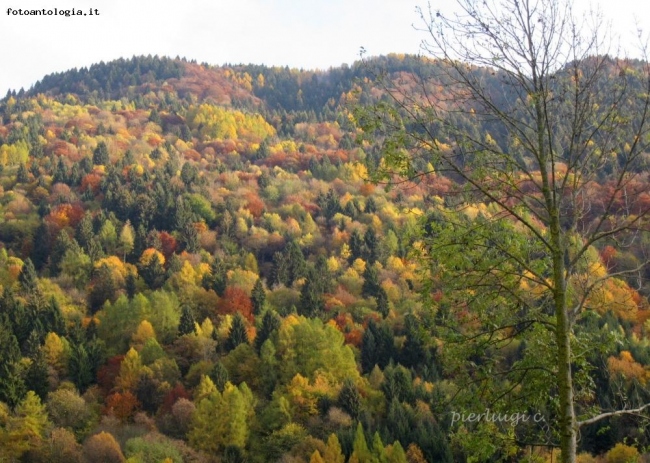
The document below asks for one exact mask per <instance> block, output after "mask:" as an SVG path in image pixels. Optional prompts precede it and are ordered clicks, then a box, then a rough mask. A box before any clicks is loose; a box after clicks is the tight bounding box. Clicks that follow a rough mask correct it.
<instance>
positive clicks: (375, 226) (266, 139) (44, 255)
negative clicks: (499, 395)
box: [0, 55, 650, 463]
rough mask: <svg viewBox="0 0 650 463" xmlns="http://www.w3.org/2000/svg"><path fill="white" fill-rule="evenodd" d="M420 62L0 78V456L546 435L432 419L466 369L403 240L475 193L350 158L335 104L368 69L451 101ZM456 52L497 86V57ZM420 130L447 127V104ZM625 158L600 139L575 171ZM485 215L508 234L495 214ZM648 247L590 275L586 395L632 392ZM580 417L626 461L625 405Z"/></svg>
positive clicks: (527, 449) (365, 151) (126, 64)
mask: <svg viewBox="0 0 650 463" xmlns="http://www.w3.org/2000/svg"><path fill="white" fill-rule="evenodd" d="M637 65H639V63H637V62H631V63H630V67H632V68H634V66H637ZM439 66H442V64H440V63H438V62H435V61H430V60H426V59H422V58H416V57H412V56H401V55H400V56H398V55H394V56H388V57H381V58H375V59H370V60H368V61H365V62H359V63H356V64H354V65H352V66H349V67H342V68H334V69H330V70H328V71H302V70H301V71H298V70H295V69H288V68H273V67H265V66H254V65H247V66H244V65H238V66H222V67H215V66H209V65H206V64H197V63H195V62H189V61H187V60H181V59H170V58H159V57H151V56H149V57H137V58H132V59H121V60H117V61H113V62H109V63H100V64H97V65H94V66H92V67H90V68H88V69H79V70H72V71H68V72H65V73H60V74H53V75H49V76H46V77H44V78H43V79H42V80H41V81H40V82H38V83H37V84H36V85H34V87H33V88H32V89H30V90H28V91H21V92H20V93H18V94H17V93H16V92H9V94H7V96H6V97H5V98H4V99H3V100H2V102H1V103H0V114H1V117H2V120H1V122H2V123H1V124H0V241H1V244H2V247H1V248H0V285H1V286H2V288H1V290H2V296H1V298H0V461H8V462H13V461H26V462H32V461H34V462H95V461H111V462H112V461H115V462H122V461H129V462H143V463H149V462H156V463H157V462H162V461H165V462H169V461H171V462H174V463H180V462H213V461H214V462H230V463H235V462H244V461H248V462H275V461H282V462H295V463H299V462H304V463H317V462H326V463H333V462H340V463H343V462H345V461H348V462H393V463H405V462H409V463H411V462H425V461H426V462H429V463H434V462H436V463H437V462H449V463H451V462H453V461H524V460H523V459H524V458H525V457H526V456H529V457H530V456H531V455H533V456H535V458H538V460H535V459H533V457H530V458H531V459H530V460H525V461H552V458H553V453H552V449H551V446H550V445H541V444H540V442H543V443H550V442H552V441H553V436H552V431H550V430H549V426H548V425H544V424H543V423H542V424H539V425H537V424H536V423H519V424H518V425H517V426H514V425H512V424H511V423H510V422H493V423H490V426H488V427H481V428H475V427H474V424H475V423H472V422H463V423H458V422H457V420H454V419H453V416H454V413H460V412H461V411H462V410H461V407H460V405H459V404H458V402H455V400H456V398H457V396H459V391H460V390H461V389H463V390H470V391H471V392H472V394H473V395H474V396H475V397H477V398H480V397H482V394H483V392H484V391H482V390H481V389H480V388H479V387H478V386H477V387H476V389H472V388H473V387H474V386H473V385H472V382H471V381H469V382H468V378H467V377H464V376H463V377H461V374H460V373H459V369H458V365H457V364H456V363H455V362H454V358H453V357H452V356H450V355H449V353H450V352H453V349H452V348H451V347H450V348H448V346H447V345H446V344H445V343H446V342H447V341H443V339H442V336H441V334H440V327H441V326H442V325H443V324H444V323H445V317H446V316H447V314H448V313H449V304H450V303H451V302H450V300H449V299H447V298H446V288H445V287H444V286H441V285H436V284H435V283H436V282H434V284H431V281H430V279H429V277H430V274H428V273H427V272H428V270H429V269H428V268H427V265H426V259H427V246H426V245H425V243H426V242H427V241H428V240H430V239H431V238H432V237H435V236H438V235H437V234H445V233H453V230H449V229H445V228H444V225H443V224H444V222H445V221H444V220H443V219H442V218H443V217H445V216H448V215H453V216H454V217H456V218H462V220H463V221H466V222H467V223H473V221H480V220H482V219H483V218H485V217H489V216H490V214H493V213H494V209H493V208H492V206H491V205H490V204H486V203H483V202H473V201H472V196H471V195H463V196H461V195H458V194H456V188H455V185H456V180H457V178H455V177H454V176H453V175H444V174H443V173H435V171H436V168H435V167H437V166H433V165H427V163H426V162H425V163H423V164H422V165H417V166H415V168H416V169H419V170H424V171H427V172H429V173H430V174H429V175H427V176H426V177H423V178H420V179H414V180H413V181H410V182H406V183H404V184H402V185H400V186H397V187H395V188H384V187H383V186H382V185H376V184H372V183H369V181H368V180H369V177H370V174H369V172H371V171H372V170H373V169H374V168H376V167H378V166H380V165H381V164H382V162H383V161H382V159H381V155H380V151H379V149H378V148H377V147H376V146H374V145H372V144H369V143H367V142H366V143H363V142H361V140H360V137H358V135H359V129H358V128H357V125H356V120H355V116H354V115H353V108H355V107H363V106H364V105H367V104H371V103H380V102H382V101H385V100H386V98H387V95H386V91H385V87H382V86H381V85H379V83H378V80H377V79H378V77H381V78H382V79H383V81H384V82H389V83H390V85H391V86H392V87H393V88H399V89H401V90H402V91H404V92H405V93H408V94H409V95H412V96H413V98H415V99H417V98H422V99H424V98H435V99H436V100H437V101H438V102H447V103H446V104H448V105H450V107H453V105H454V104H456V105H461V104H463V102H462V101H459V100H457V99H454V98H453V96H454V95H451V94H450V93H449V90H448V87H447V85H446V82H445V81H444V79H442V78H441V77H440V76H441V74H442V73H440V72H439V71H440V69H439ZM612 69H615V67H614V66H613V67H612ZM475 72H476V73H477V75H480V76H481V79H483V81H484V82H485V85H486V86H489V87H490V88H493V89H494V92H499V93H500V94H501V95H502V96H503V98H504V99H506V100H507V99H508V98H511V97H514V95H512V94H511V92H509V91H508V89H507V87H506V86H504V85H503V83H502V82H500V80H499V76H498V75H495V74H494V72H491V71H490V70H488V69H481V68H476V69H475ZM603 85H605V84H603ZM465 109H467V108H465ZM470 109H471V108H470ZM453 123H454V124H455V126H457V127H463V128H464V129H466V130H467V131H471V132H472V133H475V134H480V136H483V137H484V138H486V139H489V140H492V141H491V142H493V143H495V144H497V145H499V146H502V147H503V149H504V150H505V149H506V146H507V144H508V143H507V142H508V137H509V134H508V133H505V132H502V131H499V129H498V127H497V126H496V125H494V124H493V123H492V122H491V121H489V120H480V119H471V118H468V117H467V116H461V115H458V116H457V118H456V119H455V120H454V121H453ZM431 130H433V131H434V132H436V133H438V134H439V137H438V138H439V142H440V146H441V149H443V150H445V149H446V150H453V149H454V146H453V144H454V140H453V138H450V137H449V136H448V134H447V133H445V131H444V127H442V126H441V127H432V128H431ZM488 137H489V138H488ZM358 138H359V140H358ZM513 155H514V154H513ZM622 162H623V160H622V159H620V158H617V156H616V153H614V154H613V155H612V157H611V159H610V160H609V162H608V164H607V165H606V166H605V167H604V168H603V169H602V172H601V174H602V176H601V181H600V182H599V184H597V185H596V184H594V185H593V187H592V190H591V191H592V194H593V195H594V196H593V197H598V195H606V191H607V189H608V188H611V181H612V178H611V176H612V173H614V172H616V169H617V166H618V165H620V164H621V163H622ZM637 181H638V182H639V185H640V184H643V185H646V184H647V181H648V179H647V174H646V173H642V175H640V176H639V178H638V180H637ZM633 187H634V185H632V186H631V187H630V188H633ZM639 190H641V187H640V186H639ZM452 192H454V194H451V193H452ZM644 200H645V201H650V197H647V198H646V197H644ZM459 206H460V207H459ZM615 210H616V211H617V213H620V214H623V213H628V212H630V211H629V210H627V209H626V204H624V203H623V202H622V203H621V204H620V205H618V206H617V208H615ZM637 212H638V211H637ZM594 213H595V212H594ZM631 213H635V211H631ZM503 233H504V236H506V235H507V236H508V237H509V239H510V238H511V239H512V241H513V242H515V244H517V243H519V242H521V243H524V244H521V246H524V245H525V241H526V238H525V234H524V233H523V232H522V231H521V230H519V229H517V228H516V227H512V229H508V230H505V231H503ZM518 240H519V241H518ZM630 243H633V244H632V245H630V246H623V245H622V244H624V243H621V242H617V241H613V240H612V241H611V242H608V244H607V245H603V246H593V247H591V248H590V251H589V253H588V255H586V257H585V259H586V260H585V264H584V273H585V275H597V276H604V275H607V274H608V272H609V273H615V272H622V271H625V270H632V269H636V268H637V267H639V266H640V263H641V262H642V260H643V255H644V250H645V249H646V247H647V244H648V242H647V238H645V237H642V238H640V239H638V240H635V241H630ZM458 251H459V254H462V248H459V249H458ZM468 258H471V256H470V257H468ZM449 265H450V266H454V265H460V264H457V263H456V262H455V261H450V262H449ZM647 272H648V271H647V270H639V271H638V272H633V273H630V274H621V275H620V276H617V277H613V278H611V279H607V280H606V282H605V283H604V284H603V286H602V288H601V289H600V290H599V291H598V292H597V298H598V301H597V302H598V303H594V304H593V307H594V309H593V310H590V312H589V314H588V316H585V317H584V319H583V320H582V321H581V323H580V325H579V332H580V334H581V335H584V336H585V337H589V338H590V340H591V342H592V343H593V345H597V346H598V349H594V350H591V351H589V352H584V353H582V358H583V360H584V362H583V363H581V364H580V368H583V369H584V372H585V375H587V376H588V377H589V384H590V389H589V390H588V391H584V395H583V396H579V397H578V400H579V401H580V404H581V406H583V407H584V409H589V410H591V409H592V408H593V409H608V408H611V407H622V406H625V405H630V404H637V403H646V402H648V401H649V400H650V397H649V396H650V394H648V391H647V389H646V386H647V382H648V380H649V379H650V343H649V342H648V332H649V330H650V323H646V320H647V319H648V318H649V317H650V311H649V310H648V300H647V296H648V294H650V284H649V282H648V277H649V276H650V274H648V273H647ZM585 278H586V277H585ZM524 289H525V290H526V291H528V292H530V293H531V294H534V293H535V291H536V288H535V287H526V288H524ZM471 310H472V308H471V307H468V308H467V310H466V311H465V313H464V315H463V316H464V317H467V320H470V322H471V317H472V312H471ZM531 349H538V351H539V355H540V356H543V355H545V352H546V351H545V349H547V346H544V345H541V344H539V345H536V344H535V339H531V341H530V342H529V343H526V342H525V341H521V340H518V339H516V340H513V341H512V342H511V343H510V344H508V345H507V346H506V347H504V348H503V349H501V350H500V351H499V352H498V353H491V355H492V354H494V356H495V357H497V356H498V357H499V359H500V361H502V362H503V364H504V365H505V364H508V365H511V364H513V363H516V362H517V361H518V360H519V359H520V358H522V357H523V355H524V354H525V353H526V352H529V351H530V350H531ZM536 352H537V351H536ZM475 362H476V367H477V368H480V367H481V362H482V360H481V359H479V358H476V359H475ZM496 377H497V380H496V381H499V379H498V374H496ZM469 379H470V380H471V378H469ZM498 387H503V389H504V390H507V389H509V388H510V385H509V384H506V383H505V382H501V383H500V384H498ZM535 387H536V388H537V391H538V392H539V391H544V393H546V391H548V386H545V385H541V384H537V385H535ZM544 388H546V389H544ZM510 389H514V387H513V388H510ZM515 392H516V391H515ZM517 400H521V401H520V402H516V404H515V405H514V408H513V406H512V405H511V406H510V408H508V410H511V413H513V412H518V413H524V414H528V413H530V414H531V415H532V414H534V413H536V412H540V413H542V414H544V416H545V418H546V420H548V421H552V420H553V413H554V412H553V408H552V404H548V409H545V410H532V409H531V408H530V407H528V405H527V403H526V402H525V401H524V399H521V397H519V399H517ZM502 405H503V404H501V403H494V404H492V403H487V402H486V403H485V407H484V408H483V409H480V410H472V411H476V412H479V413H480V412H483V411H484V409H485V408H489V407H494V410H497V411H498V410H499V406H502ZM455 421H456V422H455ZM468 436H469V437H468ZM540 436H541V437H540ZM470 437H471V438H470ZM581 437H582V439H581V441H580V446H581V451H582V452H584V455H583V456H582V458H583V460H581V461H584V462H588V461H595V460H594V459H590V458H592V457H590V456H588V454H591V455H593V456H594V457H596V456H599V455H600V456H602V457H601V458H603V460H602V461H607V462H619V461H620V462H624V461H628V460H626V459H625V458H629V457H630V456H631V457H630V458H633V457H635V455H637V453H636V452H638V453H642V452H643V451H644V449H645V448H646V447H647V446H648V445H650V435H648V433H647V430H646V429H645V427H644V421H643V419H641V418H638V417H630V416H614V417H612V418H609V419H606V420H603V421H600V422H598V423H595V424H593V425H591V426H587V427H586V428H584V429H583V433H582V436H581ZM545 439H546V440H545ZM479 449H480V451H481V452H483V453H482V454H480V455H479V454H478V453H477V452H478V451H479ZM608 452H609V453H608ZM603 455H606V457H605V456H603ZM472 456H475V457H476V458H477V460H470V457H472ZM605 458H607V459H606V460H605ZM617 458H618V459H617Z"/></svg>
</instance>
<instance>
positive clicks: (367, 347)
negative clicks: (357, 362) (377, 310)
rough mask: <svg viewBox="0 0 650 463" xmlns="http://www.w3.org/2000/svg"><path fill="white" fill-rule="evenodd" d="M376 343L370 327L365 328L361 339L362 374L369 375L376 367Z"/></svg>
mask: <svg viewBox="0 0 650 463" xmlns="http://www.w3.org/2000/svg"><path fill="white" fill-rule="evenodd" d="M377 363H378V361H377V343H376V342H375V334H374V333H373V330H372V329H370V327H368V328H366V331H364V333H363V337H362V338H361V369H362V370H363V372H364V373H370V372H371V371H372V369H373V368H375V365H377Z"/></svg>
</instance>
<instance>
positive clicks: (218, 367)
mask: <svg viewBox="0 0 650 463" xmlns="http://www.w3.org/2000/svg"><path fill="white" fill-rule="evenodd" d="M210 379H211V380H212V382H213V383H214V385H215V387H216V388H217V390H218V391H219V392H223V388H224V387H225V386H226V383H227V382H228V381H230V375H229V374H228V370H227V369H226V367H225V366H224V365H223V363H221V362H217V363H215V364H214V367H212V370H211V371H210Z"/></svg>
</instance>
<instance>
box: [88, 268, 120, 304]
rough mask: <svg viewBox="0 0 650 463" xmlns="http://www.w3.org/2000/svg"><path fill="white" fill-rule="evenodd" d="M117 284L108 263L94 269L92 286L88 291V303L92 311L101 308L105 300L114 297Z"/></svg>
mask: <svg viewBox="0 0 650 463" xmlns="http://www.w3.org/2000/svg"><path fill="white" fill-rule="evenodd" d="M116 291H117V285H116V284H115V281H114V279H113V272H112V271H111V269H110V268H109V267H108V265H106V264H103V265H102V266H101V267H99V268H98V269H97V270H96V271H95V275H94V276H93V283H92V288H91V289H90V291H89V293H88V305H89V306H90V309H91V311H92V313H95V312H97V311H98V310H99V309H101V308H102V306H103V305H104V303H105V302H106V301H109V300H110V301H112V300H114V299H115V293H116Z"/></svg>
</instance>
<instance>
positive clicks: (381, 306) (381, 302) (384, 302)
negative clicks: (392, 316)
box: [375, 286, 390, 318]
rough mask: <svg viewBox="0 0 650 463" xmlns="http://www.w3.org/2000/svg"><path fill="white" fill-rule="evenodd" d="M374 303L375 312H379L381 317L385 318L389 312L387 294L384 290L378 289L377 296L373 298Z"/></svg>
mask: <svg viewBox="0 0 650 463" xmlns="http://www.w3.org/2000/svg"><path fill="white" fill-rule="evenodd" d="M375 301H377V312H379V313H380V314H381V316H382V317H384V318H386V317H387V316H388V313H389V312H390V307H389V305H388V294H386V290H385V289H384V288H382V287H381V286H380V287H379V291H378V292H377V296H375Z"/></svg>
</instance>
